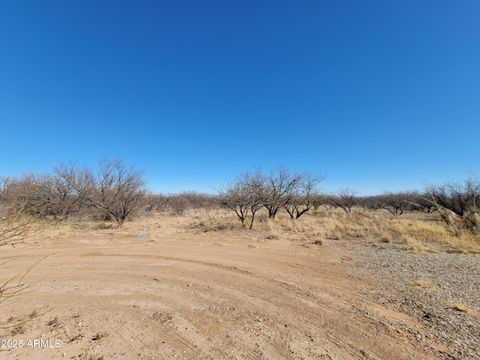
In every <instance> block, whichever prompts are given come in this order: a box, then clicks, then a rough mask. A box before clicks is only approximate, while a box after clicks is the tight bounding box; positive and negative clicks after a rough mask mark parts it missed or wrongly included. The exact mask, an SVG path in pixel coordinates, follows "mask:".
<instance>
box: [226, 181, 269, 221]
mask: <svg viewBox="0 0 480 360" xmlns="http://www.w3.org/2000/svg"><path fill="white" fill-rule="evenodd" d="M262 190H263V178H262V176H261V175H260V174H257V175H250V174H245V175H242V176H240V177H239V178H238V179H237V181H236V182H235V183H233V184H230V185H228V186H227V188H225V189H223V190H220V192H219V195H220V198H221V201H222V203H223V204H224V205H225V206H226V207H227V208H229V209H230V210H233V211H234V212H235V214H236V215H237V217H238V219H239V220H240V222H241V223H242V226H243V227H244V228H246V227H247V226H248V228H249V229H252V228H253V223H254V221H255V214H256V213H257V211H258V210H260V209H261V208H262V206H263V203H262V200H263V198H262ZM248 218H250V220H249V221H248ZM247 223H248V224H247Z"/></svg>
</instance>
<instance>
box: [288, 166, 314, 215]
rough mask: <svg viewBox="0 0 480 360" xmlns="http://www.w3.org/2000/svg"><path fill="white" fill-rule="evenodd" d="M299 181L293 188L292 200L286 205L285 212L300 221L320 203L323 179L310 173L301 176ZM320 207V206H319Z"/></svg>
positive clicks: (290, 196)
mask: <svg viewBox="0 0 480 360" xmlns="http://www.w3.org/2000/svg"><path fill="white" fill-rule="evenodd" d="M298 177H299V181H298V182H297V183H296V185H295V186H294V187H293V188H292V190H291V192H290V194H289V198H290V200H289V201H288V202H287V204H285V205H284V208H285V210H286V211H287V213H288V215H290V217H291V218H292V219H298V218H299V217H300V216H302V215H303V214H305V213H306V212H307V211H309V210H310V209H311V208H312V207H314V206H315V205H318V204H319V203H320V199H321V195H320V193H319V190H318V188H317V187H318V184H319V183H320V181H322V180H323V178H322V177H318V176H315V175H312V174H310V173H303V174H299V175H298ZM318 206H319V205H318Z"/></svg>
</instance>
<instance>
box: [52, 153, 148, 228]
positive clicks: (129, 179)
mask: <svg viewBox="0 0 480 360" xmlns="http://www.w3.org/2000/svg"><path fill="white" fill-rule="evenodd" d="M57 174H58V175H59V176H60V177H61V178H62V179H63V180H64V181H65V182H66V183H68V184H69V185H71V186H72V187H73V188H74V189H75V191H76V193H77V196H79V197H80V199H82V201H84V202H86V203H87V204H89V205H91V206H93V207H95V208H96V209H98V210H100V211H101V212H102V213H104V214H105V216H107V217H109V218H111V219H113V220H115V221H116V222H117V224H118V226H119V227H121V226H122V225H123V223H124V222H125V220H126V219H127V218H128V217H129V216H130V215H131V214H132V212H133V211H134V210H135V209H137V208H138V207H139V206H140V204H141V202H142V200H143V199H144V197H145V188H144V180H143V177H142V174H141V172H139V171H138V170H136V169H135V168H133V167H129V166H127V165H126V164H125V163H124V162H123V161H122V160H103V161H101V162H100V165H99V171H98V173H97V174H95V173H94V172H93V171H92V170H90V169H86V168H85V169H80V170H79V169H76V168H74V167H72V166H69V167H62V168H59V170H58V171H57Z"/></svg>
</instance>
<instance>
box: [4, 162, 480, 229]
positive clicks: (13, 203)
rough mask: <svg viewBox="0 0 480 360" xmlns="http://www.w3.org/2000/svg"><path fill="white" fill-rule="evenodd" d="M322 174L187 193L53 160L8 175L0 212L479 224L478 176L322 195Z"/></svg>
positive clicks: (133, 174)
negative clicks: (367, 215)
mask: <svg viewBox="0 0 480 360" xmlns="http://www.w3.org/2000/svg"><path fill="white" fill-rule="evenodd" d="M323 179H324V178H323V177H321V176H316V175H314V174H312V173H308V172H302V173H293V172H290V171H288V170H286V169H283V168H279V169H277V170H275V171H273V172H271V173H270V174H268V175H265V174H263V173H261V172H256V173H247V174H243V175H241V176H239V177H238V178H237V179H236V180H235V181H234V182H232V183H230V184H228V185H226V186H225V187H224V188H222V189H220V190H219V191H218V192H217V194H215V195H209V194H197V193H191V192H190V193H188V192H186V193H181V194H174V195H160V194H152V193H149V192H148V191H147V189H146V187H145V181H144V179H143V175H142V173H141V172H140V171H138V170H136V169H135V168H134V167H132V166H129V165H127V164H125V163H124V162H123V161H120V160H105V161H102V162H100V164H99V166H98V171H93V170H92V169H89V168H79V167H75V166H71V165H69V166H59V167H56V168H54V169H53V171H52V172H51V173H50V174H43V175H25V176H22V177H19V178H6V179H4V180H3V181H2V187H1V188H0V210H1V211H2V213H3V214H4V215H2V219H3V220H2V221H3V223H5V221H6V220H5V219H8V218H15V219H17V220H16V221H17V222H18V219H19V215H20V214H21V215H26V216H29V217H33V218H52V219H56V220H65V219H68V218H70V217H72V216H88V217H89V218H91V219H94V220H104V221H105V220H110V221H115V222H116V223H117V224H118V226H122V224H123V223H124V222H125V220H127V219H129V218H130V217H132V216H133V215H134V214H135V213H137V212H139V211H144V212H151V211H159V212H167V213H170V214H173V215H180V214H182V213H183V212H185V211H186V210H188V209H215V208H219V207H223V208H227V209H230V210H231V211H233V212H234V213H235V214H236V216H237V217H238V219H239V221H240V222H241V224H242V225H243V227H245V228H250V229H251V228H252V227H253V224H254V222H255V218H256V215H257V214H258V213H259V211H264V212H265V213H266V214H268V216H269V217H270V218H275V217H276V216H277V215H278V213H279V212H281V211H283V212H285V213H286V214H288V215H289V216H290V217H291V218H292V219H298V218H300V217H301V216H303V215H304V214H306V213H308V212H310V211H311V210H312V209H314V210H315V209H319V208H320V207H325V208H327V209H333V208H338V209H342V210H343V211H345V212H346V213H350V212H352V211H353V209H354V208H364V209H367V210H372V211H386V212H388V213H390V214H391V215H393V216H401V215H402V214H404V213H405V212H409V211H420V212H425V213H432V212H438V213H439V214H440V216H441V217H442V218H443V219H444V220H445V221H446V222H448V223H453V222H458V221H461V222H462V224H463V226H465V227H467V228H469V229H472V230H477V229H478V225H479V220H478V214H479V204H480V183H479V181H478V180H477V179H468V180H466V181H465V182H463V183H452V184H445V185H440V186H429V187H427V188H426V189H424V191H422V192H399V193H386V194H382V195H377V196H366V197H365V196H356V194H355V192H353V191H351V190H341V191H338V192H337V193H335V194H325V193H323V192H322V191H321V189H320V185H321V182H322V181H323ZM5 214H8V216H7V215H5ZM0 215H1V214H0ZM10 222H12V221H10ZM0 232H1V224H0Z"/></svg>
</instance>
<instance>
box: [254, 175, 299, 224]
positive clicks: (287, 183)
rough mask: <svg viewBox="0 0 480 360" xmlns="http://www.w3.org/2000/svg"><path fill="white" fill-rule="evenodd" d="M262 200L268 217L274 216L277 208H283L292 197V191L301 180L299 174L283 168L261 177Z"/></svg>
mask: <svg viewBox="0 0 480 360" xmlns="http://www.w3.org/2000/svg"><path fill="white" fill-rule="evenodd" d="M262 178H263V185H262V199H263V200H262V202H263V206H264V207H265V208H266V209H267V211H268V217H269V218H275V216H276V215H277V213H278V210H280V209H282V208H285V207H286V206H287V205H289V204H290V202H291V201H292V199H293V193H294V190H295V189H296V187H297V186H298V184H299V183H300V181H301V178H302V177H301V175H300V174H291V173H289V172H288V171H287V170H285V169H284V168H279V169H278V170H277V171H275V172H272V173H271V174H270V176H267V177H262Z"/></svg>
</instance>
